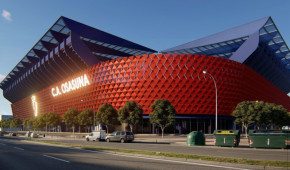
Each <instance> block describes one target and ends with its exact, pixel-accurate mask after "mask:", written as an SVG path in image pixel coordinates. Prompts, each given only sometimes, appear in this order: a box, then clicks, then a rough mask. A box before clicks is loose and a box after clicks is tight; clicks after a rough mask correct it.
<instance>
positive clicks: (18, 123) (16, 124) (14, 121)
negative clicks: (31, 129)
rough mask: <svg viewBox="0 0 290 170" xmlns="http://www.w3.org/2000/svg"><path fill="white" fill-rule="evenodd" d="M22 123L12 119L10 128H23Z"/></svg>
mask: <svg viewBox="0 0 290 170" xmlns="http://www.w3.org/2000/svg"><path fill="white" fill-rule="evenodd" d="M21 125H22V122H21V120H20V119H12V120H11V121H10V128H19V129H20V128H21Z"/></svg>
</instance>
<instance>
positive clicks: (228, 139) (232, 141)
mask: <svg viewBox="0 0 290 170" xmlns="http://www.w3.org/2000/svg"><path fill="white" fill-rule="evenodd" d="M213 134H214V145H215V146H231V147H236V146H239V143H240V131H239V130H215V131H214V132H213Z"/></svg>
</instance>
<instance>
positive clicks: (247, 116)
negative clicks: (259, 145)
mask: <svg viewBox="0 0 290 170" xmlns="http://www.w3.org/2000/svg"><path fill="white" fill-rule="evenodd" d="M232 115H233V116H234V117H235V118H236V119H235V121H234V123H235V124H238V125H242V127H243V128H245V131H246V137H247V132H248V127H249V125H252V124H254V123H256V122H257V111H256V110H255V106H254V102H250V101H243V102H241V103H239V104H238V105H237V106H236V108H235V110H234V111H233V114H232Z"/></svg>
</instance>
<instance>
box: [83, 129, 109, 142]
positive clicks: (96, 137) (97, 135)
mask: <svg viewBox="0 0 290 170" xmlns="http://www.w3.org/2000/svg"><path fill="white" fill-rule="evenodd" d="M105 139H106V132H103V131H98V132H92V133H91V134H89V135H87V136H86V140H87V141H90V140H92V141H101V140H105Z"/></svg>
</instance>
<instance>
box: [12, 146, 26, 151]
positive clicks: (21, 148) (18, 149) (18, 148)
mask: <svg viewBox="0 0 290 170" xmlns="http://www.w3.org/2000/svg"><path fill="white" fill-rule="evenodd" d="M13 148H15V149H18V150H22V151H24V149H22V148H18V147H13Z"/></svg>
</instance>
